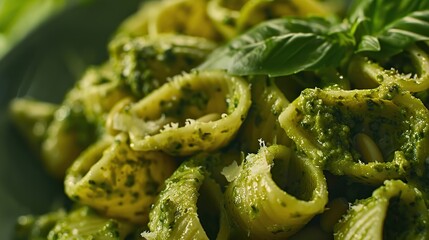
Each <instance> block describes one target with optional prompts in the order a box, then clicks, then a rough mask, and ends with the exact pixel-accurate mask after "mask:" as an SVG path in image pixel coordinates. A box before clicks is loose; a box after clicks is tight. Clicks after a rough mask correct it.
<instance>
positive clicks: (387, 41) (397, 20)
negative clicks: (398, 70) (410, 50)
mask: <svg viewBox="0 0 429 240" xmlns="http://www.w3.org/2000/svg"><path fill="white" fill-rule="evenodd" d="M355 3H356V4H355V5H354V7H352V11H351V12H350V13H349V18H348V19H349V21H350V22H351V23H354V24H356V23H358V24H359V27H358V29H357V31H356V34H355V37H356V39H357V41H358V42H359V44H358V46H359V47H358V49H357V52H361V51H380V52H379V53H378V57H389V56H392V55H394V54H396V53H399V52H401V51H402V50H403V49H404V48H406V47H408V46H409V45H411V44H412V43H414V42H416V41H426V40H429V1H427V0H402V1H391V0H361V1H355ZM366 36H373V37H375V38H377V39H378V41H379V43H380V49H378V48H373V47H369V48H368V44H369V42H368V40H369V39H368V37H366ZM362 41H364V42H362ZM371 41H374V40H371Z"/></svg>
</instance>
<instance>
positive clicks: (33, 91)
mask: <svg viewBox="0 0 429 240" xmlns="http://www.w3.org/2000/svg"><path fill="white" fill-rule="evenodd" d="M140 2H141V0H127V1H115V0H96V1H90V3H88V4H84V5H79V6H74V7H71V8H68V9H66V10H64V11H63V12H62V13H61V14H57V15H55V16H52V17H50V18H49V19H48V20H47V21H45V22H44V23H43V24H41V25H40V26H39V27H38V28H36V29H34V30H33V31H32V32H31V33H30V34H29V35H28V36H27V37H26V38H25V39H23V40H22V41H21V42H19V43H18V44H17V45H16V46H15V47H14V48H13V49H12V50H11V51H9V52H8V53H7V54H6V55H5V56H4V57H3V58H2V59H0V239H12V233H13V228H14V224H15V221H16V219H17V217H18V216H19V215H23V214H40V213H43V212H46V211H48V210H50V209H51V208H52V206H53V205H55V204H59V203H60V202H61V201H62V199H63V198H64V196H63V190H62V183H60V182H55V181H54V180H52V179H51V178H49V177H48V176H47V175H46V174H45V172H44V170H43V168H42V167H41V164H40V161H39V159H37V157H35V156H34V155H33V154H32V153H31V151H30V150H29V148H28V146H27V145H26V142H25V141H24V140H23V139H22V138H21V137H20V135H19V134H18V133H17V131H16V129H14V127H13V125H12V123H11V120H10V118H9V117H8V110H7V109H8V104H9V102H10V100H11V99H13V98H15V97H23V96H26V97H32V98H35V99H40V100H43V101H49V102H61V100H62V98H63V96H64V94H65V92H66V91H67V90H68V89H69V88H70V87H71V86H72V85H73V83H74V82H75V81H76V79H78V78H79V77H80V75H81V74H82V72H83V71H84V70H85V69H86V68H87V66H89V65H94V64H99V63H101V62H103V61H104V60H105V59H106V58H107V42H108V41H109V39H110V37H111V36H112V34H113V32H114V30H115V29H116V28H117V26H118V24H119V23H120V22H121V21H122V20H123V19H124V18H125V17H126V16H128V15H130V14H131V13H132V12H134V11H135V10H137V8H138V6H139V3H140Z"/></svg>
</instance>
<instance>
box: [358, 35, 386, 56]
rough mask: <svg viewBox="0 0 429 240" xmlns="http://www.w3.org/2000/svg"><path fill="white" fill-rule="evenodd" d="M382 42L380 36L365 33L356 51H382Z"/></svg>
mask: <svg viewBox="0 0 429 240" xmlns="http://www.w3.org/2000/svg"><path fill="white" fill-rule="evenodd" d="M380 48H381V47H380V42H379V41H378V38H376V37H374V36H370V35H365V36H363V37H362V40H361V42H360V43H359V46H358V49H357V50H356V52H364V51H374V52H376V51H380Z"/></svg>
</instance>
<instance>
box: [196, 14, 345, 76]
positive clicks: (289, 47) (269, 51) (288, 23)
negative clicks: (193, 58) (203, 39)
mask: <svg viewBox="0 0 429 240" xmlns="http://www.w3.org/2000/svg"><path fill="white" fill-rule="evenodd" d="M352 44H353V39H352V38H351V36H350V35H349V34H348V28H347V27H344V26H339V25H334V27H333V24H332V22H329V21H327V20H326V19H323V18H316V17H314V18H306V19H302V18H284V19H276V20H272V21H268V22H264V23H262V24H260V25H258V26H256V27H255V28H253V29H252V30H250V31H248V32H247V33H244V34H243V35H241V36H239V37H238V38H236V39H234V40H232V41H231V42H230V43H229V44H227V45H226V46H224V47H222V48H220V49H219V50H217V51H215V52H214V53H213V54H211V55H210V56H209V58H208V60H207V61H206V62H205V63H203V64H202V65H201V66H200V67H199V69H223V70H226V71H227V72H229V73H231V74H236V75H259V74H264V75H270V76H280V75H290V74H293V73H297V72H300V71H305V70H317V69H320V68H324V67H331V66H338V65H339V63H340V61H341V60H342V58H343V57H344V56H345V54H346V52H347V51H348V50H349V49H350V45H352Z"/></svg>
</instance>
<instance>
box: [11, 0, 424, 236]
mask: <svg viewBox="0 0 429 240" xmlns="http://www.w3.org/2000/svg"><path fill="white" fill-rule="evenodd" d="M331 14H334V13H333V12H332V10H329V7H328V5H327V4H326V3H324V2H319V1H316V0H305V1H303V0H290V1H286V0H284V1H282V0H278V1H267V0H249V1H246V0H233V1H224V0H164V1H150V2H147V3H145V4H144V5H143V6H142V8H141V10H140V11H139V12H137V13H136V14H135V15H133V16H131V17H130V18H128V19H127V20H126V21H125V22H124V23H123V24H122V25H121V27H120V28H119V29H118V32H117V33H116V34H115V36H114V37H113V39H112V41H111V43H110V44H109V53H110V58H109V59H108V60H107V61H106V62H105V63H104V64H102V65H100V66H93V67H91V68H89V69H88V70H87V72H86V73H85V74H84V76H83V77H82V78H81V79H80V80H79V81H78V82H77V83H76V85H75V86H74V87H73V89H71V90H70V91H69V92H68V94H67V95H66V96H65V98H64V101H63V102H62V103H61V104H59V105H55V104H49V103H43V102H38V101H35V100H28V99H16V100H14V101H13V102H12V103H11V113H12V116H13V117H14V121H15V122H16V124H17V126H18V127H20V128H21V129H22V130H23V133H24V134H25V136H27V137H28V140H29V141H30V143H31V146H32V147H33V149H35V150H36V152H37V153H38V154H39V155H40V156H41V159H42V160H43V164H44V166H45V168H46V170H47V172H48V173H50V174H52V175H53V176H55V177H56V178H57V179H59V180H61V181H64V186H65V193H66V194H67V196H68V197H69V198H70V199H71V201H72V202H73V204H72V206H71V207H70V208H68V207H64V208H63V209H60V210H56V211H53V212H52V213H47V214H46V215H42V216H23V217H22V219H27V220H28V219H32V221H22V219H21V220H20V221H19V224H18V228H17V229H18V230H17V236H18V237H21V238H23V239H35V238H37V237H42V238H47V239H71V238H73V239H88V238H90V239H125V238H127V239H138V238H141V237H143V238H145V239H286V238H290V239H333V238H335V239H383V238H384V239H393V238H394V237H395V238H398V239H428V238H429V215H428V209H427V206H428V205H427V204H428V203H429V201H428V200H429V198H428V197H427V194H428V193H429V192H428V191H429V188H428V185H427V180H428V174H427V170H426V168H427V164H428V159H429V110H428V105H429V101H428V98H427V96H428V89H429V77H428V74H429V66H428V64H429V63H428V62H429V56H428V44H427V43H423V44H422V45H413V46H412V47H411V48H408V49H407V51H406V52H404V53H401V54H399V56H398V59H401V58H405V59H411V61H406V60H404V61H401V63H402V64H404V65H405V64H406V66H407V67H409V68H412V69H413V70H414V71H415V74H414V75H412V74H405V73H401V71H403V69H402V68H399V67H398V68H391V69H389V68H388V67H387V66H388V65H389V64H390V65H394V63H396V62H400V61H399V60H398V59H396V58H395V59H393V60H392V62H391V63H381V62H377V61H371V60H369V59H367V58H363V57H358V56H356V57H354V58H352V61H351V62H350V64H348V69H345V70H344V69H342V70H341V71H339V70H333V69H329V70H327V71H326V72H311V71H306V72H299V73H295V74H292V75H288V76H279V77H269V76H264V75H249V76H234V75H231V74H229V73H227V72H225V71H221V70H208V69H201V68H198V66H200V64H202V63H203V62H204V61H205V59H206V58H207V56H208V55H209V54H210V53H211V52H212V51H213V50H215V49H216V48H217V47H219V46H220V45H222V44H223V43H225V42H227V41H229V40H230V39H232V38H234V37H236V36H238V35H240V34H241V33H243V32H244V31H246V30H248V29H249V28H251V27H252V26H255V25H256V24H258V23H260V22H263V21H265V20H268V19H272V18H279V17H284V16H291V15H296V16H302V17H307V16H329V15H331ZM394 67H396V65H394ZM404 69H405V67H404ZM414 76H416V77H414ZM44 223H45V224H44ZM46 223H48V224H46Z"/></svg>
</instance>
